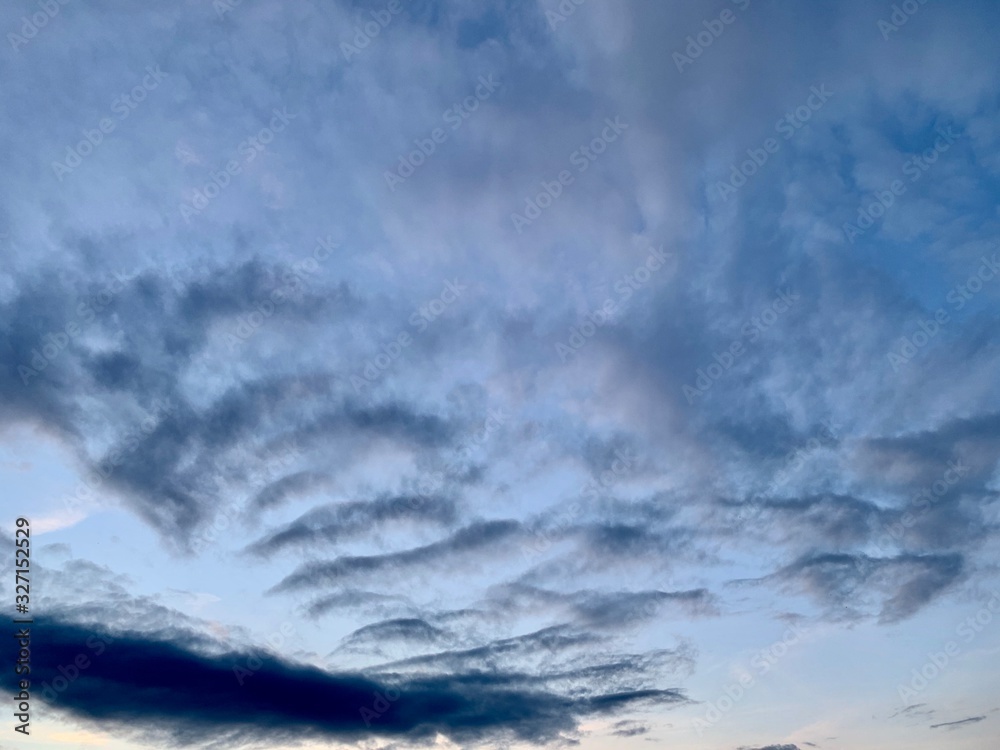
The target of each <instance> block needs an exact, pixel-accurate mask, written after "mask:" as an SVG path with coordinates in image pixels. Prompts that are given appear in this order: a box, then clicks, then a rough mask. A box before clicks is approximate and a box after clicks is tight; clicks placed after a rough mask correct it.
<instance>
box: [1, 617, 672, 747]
mask: <svg viewBox="0 0 1000 750" xmlns="http://www.w3.org/2000/svg"><path fill="white" fill-rule="evenodd" d="M32 636H33V638H36V639H38V642H43V643H44V644H45V648H43V649H37V650H36V651H35V652H33V661H32V676H33V678H34V679H33V683H34V684H35V685H36V691H38V694H39V695H41V696H45V698H46V699H47V701H48V702H49V704H50V705H51V706H52V707H53V708H55V709H57V710H60V711H63V712H66V713H67V714H68V715H69V716H70V717H72V718H75V719H78V720H85V721H90V722H94V723H97V724H100V725H101V727H102V729H104V730H106V731H108V730H110V731H114V732H119V733H123V734H126V735H128V734H142V735H144V736H150V735H156V734H157V733H162V734H163V735H166V736H167V737H169V738H170V740H171V741H172V742H176V743H179V744H188V743H191V742H196V741H202V740H203V739H204V737H205V735H206V733H210V734H211V736H212V738H213V740H214V741H216V742H219V743H221V744H223V745H226V746H234V747H235V746H242V745H245V744H246V743H251V744H253V743H260V742H270V743H282V742H290V741H293V740H294V739H297V740H300V741H301V740H303V739H312V740H316V741H322V740H331V741H334V740H336V741H345V742H349V741H357V740H360V739H362V738H365V737H371V736H373V735H375V736H383V737H386V738H396V739H405V740H411V741H419V740H427V739H430V738H433V737H434V735H435V734H437V733H441V734H444V735H445V736H447V737H449V738H451V739H453V740H455V741H457V742H478V741H483V740H487V739H519V740H527V741H534V742H541V741H547V740H551V739H554V738H555V737H557V736H558V735H559V734H560V733H562V732H572V731H574V730H575V727H576V724H577V722H578V721H579V720H581V719H582V718H584V717H587V716H592V715H598V714H609V713H614V712H615V711H618V710H621V709H625V708H628V707H630V706H636V705H641V704H659V705H670V704H676V703H681V702H683V701H684V700H685V699H684V697H683V695H682V694H681V693H680V692H679V691H676V690H662V689H649V688H645V689H634V690H620V691H616V692H606V691H600V690H598V691H594V692H591V693H589V694H587V695H580V694H576V695H572V696H570V695H568V694H563V693H560V692H556V691H553V690H547V689H545V688H544V685H543V683H542V681H528V680H525V679H523V678H521V677H519V676H517V675H508V674H505V673H504V672H502V671H499V672H494V673H492V674H486V673H478V674H462V673H453V674H449V675H445V676H440V677H429V676H423V677H421V676H413V677H404V678H401V679H400V678H397V679H395V680H393V681H392V682H383V681H379V680H376V679H371V678H368V677H366V676H365V675H364V674H361V673H344V672H341V673H337V672H327V671H323V670H320V669H317V668H315V667H311V666H308V665H301V664H294V663H291V662H289V661H287V660H285V659H282V658H280V657H278V656H277V655H275V654H273V653H267V652H263V653H258V654H254V653H253V652H241V651H218V650H216V651H214V652H213V653H208V652H203V651H199V650H195V649H194V648H192V647H191V642H192V641H191V638H190V633H185V632H179V631H174V632H173V633H169V634H165V633H161V634H160V635H159V636H156V637H146V636H143V635H142V634H140V633H137V632H134V631H128V630H124V631H120V630H115V631H113V632H112V631H108V630H106V629H104V628H101V627H97V626H84V625H78V624H73V623H70V622H65V621H60V620H56V619H52V618H49V617H43V618H39V617H36V618H35V623H34V625H33V626H32ZM8 640H10V641H11V642H10V643H5V645H4V647H3V651H4V655H5V658H10V659H11V660H13V658H14V643H13V639H8ZM195 640H196V641H197V640H199V639H195ZM80 654H83V656H84V657H85V659H86V660H87V661H86V666H85V667H81V668H80V669H79V671H78V677H76V679H75V680H73V681H72V682H71V683H69V684H68V685H67V686H65V689H63V690H62V691H56V690H54V689H53V685H55V686H60V683H59V682H56V681H55V678H57V677H60V676H61V673H60V671H59V668H60V667H61V666H62V667H65V665H71V664H74V663H75V662H76V660H77V658H78V655H80ZM255 655H256V656H258V657H259V658H260V661H259V662H251V661H250V660H251V657H252V656H255ZM252 663H256V664H259V665H260V666H259V668H257V669H252V668H250V669H248V668H247V667H246V665H247V664H252ZM238 666H239V667H242V668H243V669H244V672H243V673H239V676H240V678H241V679H237V674H238V673H237V671H236V670H235V669H234V668H235V667H238ZM2 680H3V686H4V688H5V689H7V690H13V689H14V685H15V675H14V674H13V671H7V672H5V673H4V677H3V678H2ZM241 682H242V684H241ZM376 694H378V695H382V696H386V695H388V696H396V697H394V698H393V699H392V700H391V701H389V700H386V701H385V702H384V703H382V704H379V703H377V702H375V701H377V697H376ZM362 709H369V710H370V713H364V712H363V711H362Z"/></svg>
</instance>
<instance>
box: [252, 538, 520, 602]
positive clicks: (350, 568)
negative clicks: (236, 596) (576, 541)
mask: <svg viewBox="0 0 1000 750" xmlns="http://www.w3.org/2000/svg"><path fill="white" fill-rule="evenodd" d="M521 534H523V529H522V526H521V524H520V523H518V522H516V521H509V520H507V521H479V522H476V523H472V524H469V525H468V526H465V527H463V528H461V529H459V530H458V531H456V532H455V533H454V534H452V535H451V536H449V537H446V538H445V539H442V540H440V541H438V542H434V543H432V544H427V545H424V546H422V547H414V548H412V549H409V550H404V551H402V552H392V553H388V554H384V555H367V556H353V557H339V558H337V559H336V560H332V561H329V562H316V563H308V564H306V565H302V566H300V567H299V568H298V569H297V570H296V571H295V572H294V573H292V574H290V575H288V576H286V577H285V578H284V579H283V580H282V581H281V582H280V583H278V584H277V585H276V586H274V587H273V588H272V589H271V591H272V592H275V593H277V592H287V591H295V590H301V589H304V588H318V587H324V586H330V585H337V584H342V583H347V582H349V581H351V580H352V579H355V578H358V577H365V576H369V577H370V576H372V575H375V574H378V573H380V572H384V571H386V570H400V569H404V568H405V569H407V570H412V569H413V568H414V567H416V566H428V565H435V564H440V563H442V562H444V561H446V560H448V559H450V558H453V557H455V556H462V555H476V554H480V553H482V552H483V551H484V550H486V549H488V548H490V547H495V546H497V545H499V544H502V543H505V544H509V543H510V542H511V541H512V540H514V539H515V538H516V537H517V536H519V535H521Z"/></svg>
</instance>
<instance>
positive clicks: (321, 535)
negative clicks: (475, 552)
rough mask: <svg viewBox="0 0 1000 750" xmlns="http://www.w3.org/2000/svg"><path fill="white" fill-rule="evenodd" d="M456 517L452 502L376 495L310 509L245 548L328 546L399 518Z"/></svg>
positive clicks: (268, 551) (440, 521) (258, 551)
mask: <svg viewBox="0 0 1000 750" xmlns="http://www.w3.org/2000/svg"><path fill="white" fill-rule="evenodd" d="M456 520H458V513H457V509H456V507H455V503H454V501H452V500H448V499H446V498H440V497H425V496H419V495H410V496H396V497H380V498H375V499H373V500H371V501H364V500H360V501H354V502H348V503H342V504H339V505H326V506H320V507H317V508H313V509H312V510H310V511H309V512H307V513H305V514H303V515H302V516H299V518H297V519H296V520H295V521H292V522H291V523H289V524H286V525H285V526H284V527H282V528H280V529H278V530H276V531H273V532H271V533H270V534H268V535H267V536H265V537H264V538H262V539H260V540H258V541H256V542H254V543H253V544H251V545H250V546H249V547H248V548H247V551H249V552H250V553H252V554H255V555H259V556H261V557H269V556H271V555H273V554H274V553H276V552H279V551H281V550H284V549H287V548H289V547H294V548H300V549H301V548H304V547H309V546H313V547H315V546H319V547H323V546H332V545H333V544H335V543H336V542H339V541H341V540H344V539H348V538H350V537H353V536H357V535H359V534H363V533H366V532H368V531H370V530H372V529H373V528H374V527H376V526H378V525H381V524H386V523H391V522H403V521H415V522H422V523H430V524H434V525H438V526H447V525H449V524H452V523H454V522H455V521H456Z"/></svg>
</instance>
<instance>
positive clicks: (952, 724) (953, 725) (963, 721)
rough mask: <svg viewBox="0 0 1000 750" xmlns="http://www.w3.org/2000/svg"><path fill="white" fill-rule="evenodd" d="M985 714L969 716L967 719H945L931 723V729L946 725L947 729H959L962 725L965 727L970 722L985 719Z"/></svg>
mask: <svg viewBox="0 0 1000 750" xmlns="http://www.w3.org/2000/svg"><path fill="white" fill-rule="evenodd" d="M985 720H986V717H985V716H970V717H969V718H968V719H960V720H958V721H946V722H943V723H941V724H931V729H940V728H941V727H947V728H948V730H949V731H952V730H955V729H961V728H962V727H967V726H969V725H970V724H978V723H979V722H981V721H985Z"/></svg>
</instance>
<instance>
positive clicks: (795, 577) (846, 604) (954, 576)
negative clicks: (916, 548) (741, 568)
mask: <svg viewBox="0 0 1000 750" xmlns="http://www.w3.org/2000/svg"><path fill="white" fill-rule="evenodd" d="M962 573H963V557H962V556H961V555H960V554H957V553H956V554H951V555H898V556H896V557H889V558H873V557H868V556H867V555H850V554H844V553H823V554H814V555H809V556H806V557H803V558H801V559H799V560H797V561H795V562H793V563H791V564H790V565H787V566H785V567H784V568H782V569H781V570H779V571H778V572H776V573H774V574H773V575H772V576H769V577H768V578H767V579H761V580H772V581H776V582H779V583H781V584H783V585H786V586H792V587H793V588H795V589H799V590H801V591H804V592H806V593H808V594H809V595H811V596H812V597H813V598H815V599H816V600H817V601H818V603H819V604H820V605H821V606H822V607H823V608H824V609H825V610H826V612H827V613H828V614H835V615H836V616H837V617H844V616H856V615H859V614H866V613H867V614H877V616H878V618H879V621H880V622H883V623H891V622H897V621H899V620H902V619H905V618H906V617H910V616H911V615H913V614H914V613H915V612H916V611H918V610H919V609H920V608H921V607H922V606H924V605H926V604H927V603H928V602H930V601H931V600H932V599H934V598H935V597H937V596H939V595H940V594H941V593H942V592H944V591H945V590H946V589H947V588H948V587H949V586H951V585H952V584H954V583H956V582H957V581H958V580H959V578H960V576H961V575H962ZM867 610H870V611H867Z"/></svg>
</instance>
